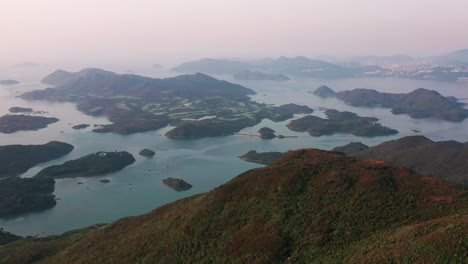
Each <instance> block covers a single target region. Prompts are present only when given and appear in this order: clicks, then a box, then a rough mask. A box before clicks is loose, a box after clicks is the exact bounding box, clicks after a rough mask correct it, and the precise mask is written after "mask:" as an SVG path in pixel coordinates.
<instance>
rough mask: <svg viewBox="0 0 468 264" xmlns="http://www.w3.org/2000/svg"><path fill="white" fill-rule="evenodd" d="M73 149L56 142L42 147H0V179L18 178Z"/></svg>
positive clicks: (70, 146)
mask: <svg viewBox="0 0 468 264" xmlns="http://www.w3.org/2000/svg"><path fill="white" fill-rule="evenodd" d="M73 149H74V147H73V146H72V145H70V144H67V143H63V142H58V141H51V142H49V143H47V144H43V145H6V146H0V178H3V177H11V176H18V175H20V174H22V173H25V172H26V171H28V170H29V169H30V168H32V167H34V166H36V165H37V164H39V163H42V162H47V161H51V160H54V159H58V158H60V157H62V156H65V155H67V154H68V153H70V152H71V151H72V150H73Z"/></svg>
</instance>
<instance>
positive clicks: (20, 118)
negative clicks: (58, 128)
mask: <svg viewBox="0 0 468 264" xmlns="http://www.w3.org/2000/svg"><path fill="white" fill-rule="evenodd" d="M58 121H59V119H57V118H55V117H43V116H29V115H4V116H2V117H0V133H4V134H11V133H14V132H17V131H28V130H39V129H42V128H46V127H47V126H48V125H50V124H53V123H56V122H58Z"/></svg>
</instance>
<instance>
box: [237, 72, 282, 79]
mask: <svg viewBox="0 0 468 264" xmlns="http://www.w3.org/2000/svg"><path fill="white" fill-rule="evenodd" d="M234 79H236V80H243V81H287V80H289V77H288V76H286V75H284V74H281V73H279V74H269V73H264V72H260V71H241V72H238V73H236V74H234Z"/></svg>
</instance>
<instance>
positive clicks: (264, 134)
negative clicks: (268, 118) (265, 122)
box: [258, 127, 276, 139]
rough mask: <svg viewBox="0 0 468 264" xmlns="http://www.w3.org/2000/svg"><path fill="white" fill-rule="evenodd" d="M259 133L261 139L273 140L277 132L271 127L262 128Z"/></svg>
mask: <svg viewBox="0 0 468 264" xmlns="http://www.w3.org/2000/svg"><path fill="white" fill-rule="evenodd" d="M258 133H260V137H261V138H263V139H272V138H275V137H276V135H275V130H273V129H271V128H269V127H262V128H260V129H259V130H258Z"/></svg>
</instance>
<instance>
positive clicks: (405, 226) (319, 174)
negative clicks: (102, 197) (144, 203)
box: [0, 149, 468, 264]
mask: <svg viewBox="0 0 468 264" xmlns="http://www.w3.org/2000/svg"><path fill="white" fill-rule="evenodd" d="M467 210H468V196H467V195H466V191H464V190H463V188H462V187H461V186H458V185H455V184H449V183H447V182H443V181H440V180H437V179H433V178H427V177H421V176H419V175H418V174H416V173H414V172H412V171H410V170H408V169H404V168H401V167H397V166H394V165H391V164H388V163H385V162H380V161H375V160H365V159H356V158H352V157H347V156H344V155H341V154H338V153H334V152H327V151H319V150H312V149H309V150H298V151H294V152H291V153H288V154H286V155H284V156H283V157H281V158H280V159H279V160H277V161H276V162H274V163H272V164H271V165H269V166H267V167H265V168H261V169H255V170H251V171H248V172H246V173H243V174H241V175H239V176H238V177H236V178H234V179H233V180H231V181H230V182H228V183H226V184H224V185H221V186H220V187H218V188H215V189H214V190H212V191H210V192H208V193H204V194H200V195H196V196H192V197H189V198H186V199H182V200H179V201H176V202H174V203H171V204H168V205H166V206H162V207H160V208H158V209H156V210H154V211H152V212H150V213H148V214H145V215H142V216H138V217H128V218H123V219H121V220H119V221H117V222H115V223H112V224H110V225H107V226H103V227H96V228H93V229H91V230H86V231H80V232H78V233H74V234H72V235H65V236H61V237H58V238H57V237H51V238H46V239H27V240H19V241H16V242H12V243H10V244H7V245H5V246H1V247H0V262H2V263H12V264H14V263H30V262H31V261H32V260H34V261H39V263H366V262H367V263H369V262H372V263H413V262H418V263H450V262H452V263H462V262H463V261H464V260H466V258H467V257H468V256H467V253H466V250H465V249H466V237H467V235H468V216H467ZM19 252H21V254H18V253H19Z"/></svg>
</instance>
